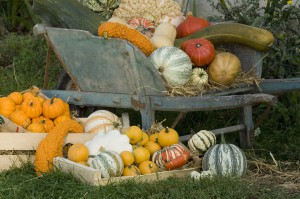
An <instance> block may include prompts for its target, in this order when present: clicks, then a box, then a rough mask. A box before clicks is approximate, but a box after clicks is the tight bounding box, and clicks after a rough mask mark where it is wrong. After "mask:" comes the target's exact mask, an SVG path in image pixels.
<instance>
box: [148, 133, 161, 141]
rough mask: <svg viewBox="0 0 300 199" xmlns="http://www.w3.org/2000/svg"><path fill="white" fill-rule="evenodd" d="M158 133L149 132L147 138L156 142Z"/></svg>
mask: <svg viewBox="0 0 300 199" xmlns="http://www.w3.org/2000/svg"><path fill="white" fill-rule="evenodd" d="M158 135H159V134H158V133H153V134H151V135H150V137H149V140H150V141H153V142H156V143H158Z"/></svg>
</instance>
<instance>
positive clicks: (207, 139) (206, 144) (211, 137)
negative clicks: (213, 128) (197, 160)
mask: <svg viewBox="0 0 300 199" xmlns="http://www.w3.org/2000/svg"><path fill="white" fill-rule="evenodd" d="M215 144H216V136H215V134H214V133H212V132H210V131H207V130H201V131H199V132H198V133H196V134H194V135H193V136H192V137H191V139H189V141H188V147H189V149H190V150H191V152H192V153H193V154H195V155H201V156H203V155H204V153H205V152H206V151H207V150H208V149H209V148H210V147H212V146H213V145H215Z"/></svg>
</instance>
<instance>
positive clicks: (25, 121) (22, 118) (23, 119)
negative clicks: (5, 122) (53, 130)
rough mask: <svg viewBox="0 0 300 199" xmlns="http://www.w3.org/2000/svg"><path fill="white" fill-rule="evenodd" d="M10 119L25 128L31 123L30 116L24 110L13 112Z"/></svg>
mask: <svg viewBox="0 0 300 199" xmlns="http://www.w3.org/2000/svg"><path fill="white" fill-rule="evenodd" d="M9 119H10V120H11V121H12V122H14V123H15V124H17V125H19V126H21V127H23V128H27V126H28V125H29V124H30V123H31V121H30V118H29V117H28V116H27V115H26V114H25V113H24V112H23V111H22V110H17V111H14V112H12V113H11V114H10V116H9Z"/></svg>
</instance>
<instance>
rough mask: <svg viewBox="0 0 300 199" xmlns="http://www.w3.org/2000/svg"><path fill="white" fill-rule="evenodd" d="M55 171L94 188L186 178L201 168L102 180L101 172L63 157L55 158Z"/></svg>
mask: <svg viewBox="0 0 300 199" xmlns="http://www.w3.org/2000/svg"><path fill="white" fill-rule="evenodd" d="M54 165H55V167H54V168H55V169H60V170H61V171H63V172H68V173H71V174H73V175H74V177H76V178H78V179H79V180H81V181H83V182H86V183H88V184H91V185H94V186H100V185H107V184H110V183H120V182H124V181H126V180H137V181H141V182H142V181H156V180H162V179H166V178H169V177H184V176H187V175H189V174H190V172H191V171H195V170H200V167H196V168H189V169H182V170H173V171H164V172H158V173H154V174H147V175H139V176H123V177H113V178H101V172H100V171H97V170H96V169H93V168H91V167H86V166H83V165H80V164H77V163H75V162H72V161H70V160H67V159H65V158H62V157H56V158H54Z"/></svg>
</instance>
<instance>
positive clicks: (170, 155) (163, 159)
mask: <svg viewBox="0 0 300 199" xmlns="http://www.w3.org/2000/svg"><path fill="white" fill-rule="evenodd" d="M184 152H185V149H184V148H183V147H182V146H180V145H179V144H173V145H171V146H168V147H164V148H163V149H161V150H159V151H156V152H155V153H154V154H153V156H152V162H154V163H155V164H156V165H157V166H158V167H159V168H165V163H167V162H170V161H172V160H174V159H176V158H177V157H179V156H181V155H182V154H183V153H184Z"/></svg>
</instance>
